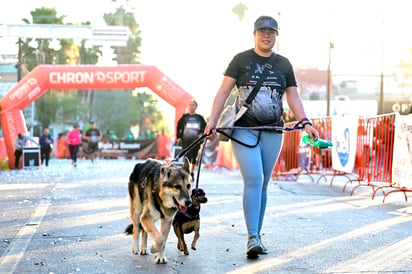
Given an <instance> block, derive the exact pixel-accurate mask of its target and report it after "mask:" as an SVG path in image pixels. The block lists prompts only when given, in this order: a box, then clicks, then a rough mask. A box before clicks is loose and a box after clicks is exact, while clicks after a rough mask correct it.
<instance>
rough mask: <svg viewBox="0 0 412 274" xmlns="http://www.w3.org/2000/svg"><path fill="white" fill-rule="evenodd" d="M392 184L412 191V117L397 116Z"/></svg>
mask: <svg viewBox="0 0 412 274" xmlns="http://www.w3.org/2000/svg"><path fill="white" fill-rule="evenodd" d="M392 182H393V183H394V185H396V186H398V187H400V188H403V187H404V188H408V189H412V115H407V116H403V115H399V114H398V115H396V117H395V140H394V143H393V163H392Z"/></svg>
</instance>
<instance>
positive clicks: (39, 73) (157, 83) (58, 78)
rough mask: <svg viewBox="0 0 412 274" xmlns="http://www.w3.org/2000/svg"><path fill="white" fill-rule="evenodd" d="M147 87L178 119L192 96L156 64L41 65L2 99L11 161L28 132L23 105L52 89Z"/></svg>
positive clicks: (0, 109)
mask: <svg viewBox="0 0 412 274" xmlns="http://www.w3.org/2000/svg"><path fill="white" fill-rule="evenodd" d="M138 87H148V88H150V89H151V90H152V91H153V92H155V93H156V94H157V95H159V97H161V98H162V99H163V100H165V101H166V102H167V103H169V104H170V105H172V106H173V107H174V108H175V110H176V111H175V123H176V121H177V120H178V119H179V118H180V117H181V116H182V115H183V114H184V113H185V110H186V106H187V101H188V100H189V99H191V98H192V96H191V95H190V94H189V93H187V92H185V91H184V90H183V89H182V88H181V87H179V86H178V85H177V84H176V83H174V82H173V81H172V80H171V79H170V78H168V77H166V76H165V75H164V74H163V73H162V72H161V71H160V70H159V69H157V68H156V67H154V66H145V65H117V66H94V65H79V66H68V65H39V66H37V67H36V68H35V69H33V70H32V71H31V72H30V73H29V74H27V75H26V76H25V77H24V78H23V79H22V80H21V81H20V82H19V83H18V84H17V85H16V86H15V87H14V88H13V89H11V90H10V91H9V92H8V93H7V94H6V95H5V96H4V97H3V98H1V99H0V123H1V127H2V129H3V135H4V141H5V144H6V149H7V155H8V158H9V159H10V161H9V163H10V166H11V167H12V168H14V140H15V138H16V137H17V134H18V133H24V134H27V127H26V122H25V119H24V116H23V111H22V110H23V109H24V108H25V107H27V106H28V105H29V104H30V103H32V102H33V101H35V100H36V99H37V98H39V97H40V96H41V95H42V94H43V93H44V92H46V91H47V90H49V89H57V90H67V89H83V90H84V89H96V90H99V89H100V90H103V89H104V90H108V89H134V88H138Z"/></svg>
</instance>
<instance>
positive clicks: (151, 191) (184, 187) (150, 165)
mask: <svg viewBox="0 0 412 274" xmlns="http://www.w3.org/2000/svg"><path fill="white" fill-rule="evenodd" d="M189 174H190V172H189V161H188V159H185V160H184V163H183V165H182V166H181V167H179V166H174V165H173V164H171V165H168V164H163V163H161V162H159V161H156V160H153V159H149V160H147V161H145V162H144V163H138V164H136V165H135V167H134V170H133V172H132V173H131V174H130V178H129V196H130V217H131V220H132V224H130V225H129V226H128V227H127V228H126V230H125V233H126V234H128V235H130V234H133V245H132V252H133V253H134V254H140V255H147V254H148V252H147V235H149V236H150V237H151V238H152V239H153V241H154V243H153V245H152V247H151V249H150V252H151V253H154V254H155V262H156V264H165V263H167V259H166V257H165V256H164V252H165V247H166V240H167V237H168V235H169V232H170V228H171V226H172V222H173V218H174V216H175V214H176V212H178V211H186V210H187V207H188V206H189V205H190V204H191V202H192V201H191V199H190V196H191V194H192V181H191V179H190V175H189ZM159 219H160V231H159V230H158V229H157V228H156V226H155V223H156V222H157V221H158V220H159ZM140 233H141V234H142V244H141V246H140V250H139V237H140Z"/></svg>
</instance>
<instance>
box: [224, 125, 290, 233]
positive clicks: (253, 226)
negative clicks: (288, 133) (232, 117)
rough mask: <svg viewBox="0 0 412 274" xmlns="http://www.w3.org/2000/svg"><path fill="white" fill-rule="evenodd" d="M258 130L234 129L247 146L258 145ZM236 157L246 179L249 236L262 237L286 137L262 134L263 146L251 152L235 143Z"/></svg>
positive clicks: (244, 180)
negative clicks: (274, 174)
mask: <svg viewBox="0 0 412 274" xmlns="http://www.w3.org/2000/svg"><path fill="white" fill-rule="evenodd" d="M258 135H259V132H258V131H256V130H245V129H234V130H233V132H232V136H233V137H234V138H236V139H238V140H240V141H242V142H244V143H245V144H249V145H254V144H256V142H257V140H258ZM231 143H232V150H233V154H234V156H235V157H236V160H237V162H238V165H239V169H240V174H241V176H242V179H243V184H244V185H243V214H244V217H245V221H246V228H247V231H248V235H249V236H252V235H260V231H261V229H262V224H263V218H264V215H265V210H266V201H267V187H268V184H269V180H270V179H271V176H272V171H273V168H274V166H275V164H276V161H277V159H278V157H279V154H280V150H281V148H282V143H283V134H279V133H276V132H268V131H262V132H261V136H260V141H259V144H258V145H257V146H256V147H254V148H248V147H246V146H244V145H241V144H238V143H236V142H234V141H231Z"/></svg>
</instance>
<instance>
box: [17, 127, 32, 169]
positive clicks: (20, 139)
mask: <svg viewBox="0 0 412 274" xmlns="http://www.w3.org/2000/svg"><path fill="white" fill-rule="evenodd" d="M27 141H31V142H33V143H35V144H37V143H36V141H35V140H33V139H32V138H30V137H29V136H27V135H24V134H23V133H19V134H17V138H16V140H15V141H14V157H15V158H14V168H15V169H19V167H20V158H21V155H22V154H23V148H24V147H25V146H26V145H27ZM37 145H38V144H37Z"/></svg>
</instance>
